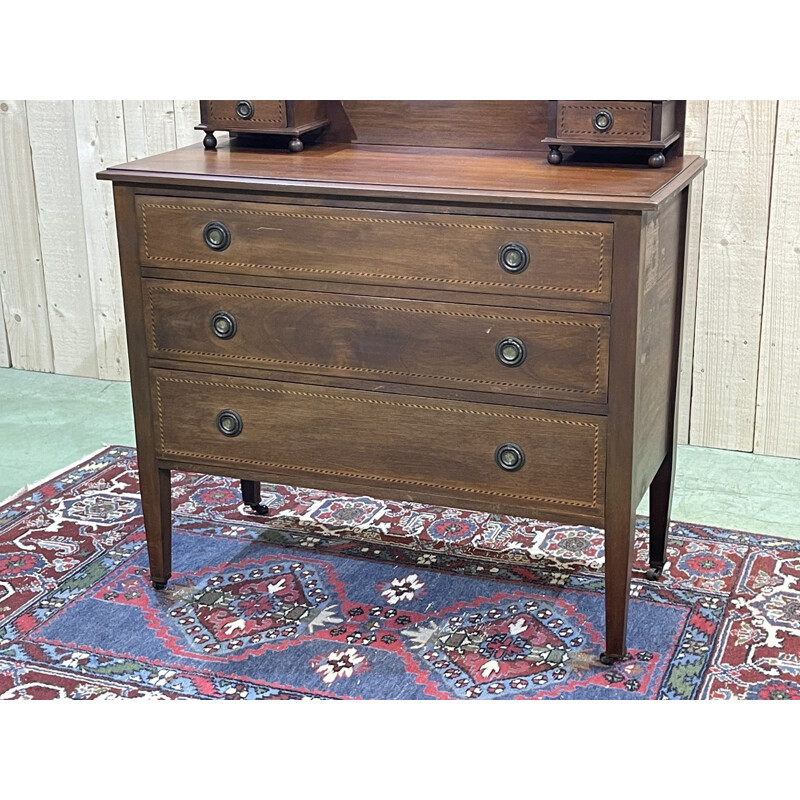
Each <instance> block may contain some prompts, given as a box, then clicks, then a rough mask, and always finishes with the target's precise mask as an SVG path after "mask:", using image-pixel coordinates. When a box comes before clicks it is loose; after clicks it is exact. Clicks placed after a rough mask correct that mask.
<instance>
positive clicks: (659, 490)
mask: <svg viewBox="0 0 800 800" xmlns="http://www.w3.org/2000/svg"><path fill="white" fill-rule="evenodd" d="M673 454H674V449H671V450H670V451H669V453H667V455H666V456H665V457H664V460H663V461H662V462H661V466H660V467H659V468H658V471H657V472H656V474H655V477H654V478H653V480H652V481H651V482H650V552H649V557H650V569H649V570H648V571H647V579H648V580H651V581H655V580H658V578H660V577H661V573H662V571H663V570H664V564H666V562H667V544H668V537H669V518H670V513H671V510H672V485H673V483H674V480H675V458H674V455H673Z"/></svg>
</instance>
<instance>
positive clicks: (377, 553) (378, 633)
mask: <svg viewBox="0 0 800 800" xmlns="http://www.w3.org/2000/svg"><path fill="white" fill-rule="evenodd" d="M135 458H136V453H135V451H133V450H131V449H129V448H122V447H111V448H108V449H106V450H105V451H103V452H102V453H100V454H99V455H96V456H94V457H92V458H91V459H90V460H88V461H86V462H85V463H83V464H82V465H80V466H78V467H75V468H73V469H71V470H69V471H67V472H65V473H63V474H62V475H60V476H58V477H56V478H53V479H51V480H49V481H48V482H46V483H44V484H42V485H41V486H38V487H36V488H35V489H34V490H32V491H30V492H29V493H27V494H25V495H23V496H20V497H18V498H16V499H14V500H12V501H9V502H8V503H6V504H5V505H4V506H2V507H1V508H0V697H2V698H6V699H8V698H58V697H69V698H86V699H94V698H117V697H120V698H127V697H132V698H185V697H193V698H226V699H239V698H275V699H293V698H472V699H481V700H487V699H495V698H496V699H528V698H531V699H544V698H555V699H566V698H598V699H606V698H608V699H639V698H764V699H782V698H794V699H798V698H800V542H794V541H789V540H784V539H776V538H771V537H766V536H757V535H754V534H749V533H741V532H735V531H725V530H715V529H713V528H707V527H701V526H696V525H685V524H677V525H675V526H673V534H672V537H671V546H670V550H669V565H668V567H667V569H666V572H665V576H664V578H662V581H661V582H660V583H651V582H649V581H646V580H645V579H644V570H645V568H646V550H647V539H646V535H645V534H644V533H643V532H640V533H639V535H638V538H637V562H636V567H635V581H634V587H633V590H632V596H631V608H630V635H629V646H630V657H629V659H628V660H626V661H624V662H621V663H619V664H617V665H615V666H613V667H605V666H603V665H602V664H600V662H599V661H598V655H599V653H600V652H601V651H602V649H603V578H602V565H603V536H602V534H601V533H600V532H598V531H596V530H594V529H591V528H581V527H566V526H558V525H553V524H547V523H543V522H538V521H534V520H525V519H519V518H512V517H502V516H496V515H490V514H478V513H471V512H467V511H459V510H455V509H448V508H435V507H431V506H421V505H411V504H402V503H392V502H385V501H380V500H375V499H373V498H369V497H345V496H338V495H334V494H330V493H326V492H321V491H310V490H305V489H295V488H292V487H288V486H273V485H268V484H264V486H263V495H264V502H265V503H267V504H269V506H270V507H271V508H272V509H273V512H272V514H271V515H270V516H269V517H267V518H263V517H257V516H254V515H252V514H250V513H249V512H245V510H244V509H243V507H242V506H241V503H240V500H241V498H240V496H239V492H238V483H237V482H235V481H231V480H228V479H223V478H212V477H208V476H203V475H196V474H184V473H173V510H174V522H175V533H174V547H173V550H174V572H173V578H172V581H171V582H170V585H169V588H168V589H167V590H166V591H164V592H155V591H153V589H152V588H151V585H150V583H149V580H148V573H147V555H146V550H145V539H144V532H143V526H142V519H141V510H140V502H139V496H138V484H137V477H136V470H135V467H136V461H135ZM642 522H643V529H644V528H646V520H643V521H642Z"/></svg>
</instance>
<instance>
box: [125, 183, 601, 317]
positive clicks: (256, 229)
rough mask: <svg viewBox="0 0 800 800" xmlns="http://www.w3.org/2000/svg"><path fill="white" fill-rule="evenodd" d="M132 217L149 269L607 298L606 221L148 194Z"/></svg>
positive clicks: (524, 294)
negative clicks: (136, 215)
mask: <svg viewBox="0 0 800 800" xmlns="http://www.w3.org/2000/svg"><path fill="white" fill-rule="evenodd" d="M137 209H138V216H139V228H140V231H139V232H140V251H139V252H140V258H141V262H142V264H144V265H147V266H154V267H164V268H170V267H172V268H183V269H187V268H189V269H193V270H204V271H211V272H214V271H225V272H228V273H230V272H235V273H240V274H248V275H264V276H270V277H282V278H293V279H305V280H315V281H337V282H343V283H350V284H353V283H357V284H374V285H381V286H392V287H401V288H407V287H414V288H416V289H420V288H426V289H436V290H440V291H453V292H462V293H463V292H475V293H480V294H482V295H486V294H491V295H511V296H520V295H522V296H526V297H546V298H561V299H574V300H589V301H598V302H608V300H609V299H610V288H611V253H612V232H613V225H612V223H608V222H569V221H562V220H536V219H512V218H508V217H500V218H497V217H474V216H460V215H459V216H453V215H443V214H417V213H405V212H385V211H372V210H369V211H363V210H358V211H356V210H354V209H340V208H319V207H307V206H291V205H278V204H272V203H250V202H224V201H218V200H195V199H188V198H168V197H147V196H139V197H137ZM214 225H216V226H218V228H217V229H211V232H210V231H209V226H214ZM219 226H221V228H222V229H224V231H222V232H221V231H220V228H219ZM214 230H216V233H213V231H214ZM212 233H213V236H214V237H215V238H213V239H210V238H209V237H210V236H211V235H212Z"/></svg>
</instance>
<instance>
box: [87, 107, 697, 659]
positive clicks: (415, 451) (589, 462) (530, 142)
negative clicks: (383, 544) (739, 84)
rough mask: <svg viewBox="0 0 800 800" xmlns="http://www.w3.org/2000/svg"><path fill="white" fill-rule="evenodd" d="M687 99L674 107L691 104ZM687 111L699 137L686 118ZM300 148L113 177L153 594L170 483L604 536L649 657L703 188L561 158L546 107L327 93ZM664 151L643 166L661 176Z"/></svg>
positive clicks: (619, 626) (192, 154)
mask: <svg viewBox="0 0 800 800" xmlns="http://www.w3.org/2000/svg"><path fill="white" fill-rule="evenodd" d="M671 102H672V101H671ZM674 102H676V103H677V104H678V105H677V108H676V127H677V128H678V129H680V130H682V128H683V113H684V111H685V106H684V105H683V104H682V103H681V101H674ZM324 116H325V119H326V121H327V126H326V127H325V128H324V130H323V131H322V133H321V134H320V133H319V132H317V133H316V134H315V135H316V136H317V139H316V141H314V142H311V143H308V144H306V146H305V147H304V149H303V150H302V152H288V151H287V149H286V147H285V143H284V144H283V145H282V146H281V148H278V149H276V148H270V147H264V146H259V144H258V142H255V143H254V142H253V141H252V140H250V139H248V141H247V142H246V143H245V142H239V141H237V139H232V140H231V141H230V142H220V143H219V144H218V145H217V147H216V149H210V150H207V149H205V148H204V147H203V145H202V144H197V145H192V146H190V147H186V148H182V149H180V150H176V151H173V152H169V153H164V154H162V155H157V156H153V157H150V158H144V159H141V160H138V161H134V162H131V163H129V164H123V165H120V166H116V167H112V168H110V169H107V170H105V171H104V172H102V173H100V174H99V177H100V178H101V179H106V180H112V181H113V182H114V199H115V207H116V219H117V228H118V236H119V245H120V260H121V269H122V277H123V290H124V301H125V313H126V323H127V336H128V347H129V353H130V364H131V382H132V391H133V400H134V412H135V423H136V436H137V447H138V458H139V470H140V478H141V495H142V504H143V513H144V520H145V526H146V531H147V544H148V553H149V559H150V571H151V578H152V581H153V584H154V585H155V586H156V588H163V587H164V586H166V583H167V581H168V580H169V578H170V573H171V556H170V551H171V519H170V470H173V469H179V470H187V471H193V472H204V473H210V474H218V475H227V476H231V477H235V478H238V479H241V480H242V487H243V491H244V494H245V497H244V499H245V502H246V503H247V504H249V505H250V506H251V507H252V508H253V509H254V510H255V511H257V512H261V513H264V512H267V511H268V510H267V509H265V508H264V507H263V506H262V505H261V504H260V494H259V486H260V481H268V482H275V483H287V484H293V485H299V486H307V487H313V488H318V489H326V490H333V491H340V492H343V493H358V494H367V495H372V496H376V497H384V498H389V499H396V500H404V501H414V502H420V503H428V504H436V505H445V506H455V507H460V508H466V509H473V510H478V511H488V512H492V513H498V514H511V515H516V516H524V517H533V518H538V519H543V520H552V521H556V522H561V523H567V524H576V525H592V526H596V527H598V528H602V529H604V530H605V552H606V563H605V578H606V648H605V653H604V654H603V656H602V659H603V660H604V662H606V663H609V662H611V661H613V660H616V659H620V658H623V657H625V655H626V627H627V608H628V596H629V590H630V583H631V574H632V560H633V541H634V519H635V511H636V507H637V504H638V503H639V501H640V500H641V498H642V496H643V495H644V492H645V491H646V490H647V489H648V487H649V489H650V571H649V575H648V577H650V578H653V579H655V578H657V577H658V575H659V574H660V571H661V568H662V567H663V564H664V562H665V548H666V536H667V531H668V526H669V516H670V495H671V490H672V481H673V473H674V464H675V460H674V453H675V405H676V383H677V377H678V364H679V342H680V323H681V307H682V293H683V269H684V259H685V252H686V228H687V219H688V213H689V184H690V182H691V180H692V179H693V178H694V177H695V176H697V175H698V173H700V171H701V170H702V169H703V167H704V166H705V162H704V160H703V159H702V158H699V157H696V156H684V155H683V151H682V146H683V145H682V142H683V139H682V138H681V139H679V140H678V141H677V142H676V143H675V144H674V145H673V147H672V149H671V150H670V151H669V153H668V156H667V158H666V160H665V164H664V165H663V166H661V167H660V168H659V169H652V168H650V167H648V165H647V163H646V160H645V162H643V163H639V162H635V161H634V162H633V163H629V164H620V163H617V164H614V163H605V162H602V161H600V162H597V163H591V164H584V163H581V162H580V161H577V160H574V159H572V157H571V154H570V150H569V147H568V146H565V147H563V148H562V150H561V155H562V156H563V159H561V160H560V163H559V165H558V166H553V165H551V164H548V161H547V156H548V150H549V147H548V145H547V144H546V143H543V142H542V140H543V139H544V138H546V137H547V134H548V105H547V101H441V102H433V101H417V102H414V101H407V102H404V101H381V102H379V101H327V102H326V108H325V109H324ZM646 157H647V156H646V154H645V159H646Z"/></svg>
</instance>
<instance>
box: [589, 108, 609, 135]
mask: <svg viewBox="0 0 800 800" xmlns="http://www.w3.org/2000/svg"><path fill="white" fill-rule="evenodd" d="M592 127H593V128H594V129H595V130H596V131H598V132H599V133H605V132H606V131H610V130H611V129H612V128H613V127H614V115H613V114H612V113H611V112H610V111H609V110H608V109H607V108H601V109H599V110H598V111H595V112H594V116H593V117H592Z"/></svg>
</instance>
